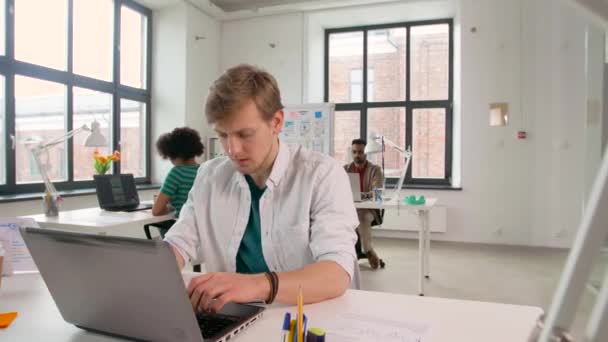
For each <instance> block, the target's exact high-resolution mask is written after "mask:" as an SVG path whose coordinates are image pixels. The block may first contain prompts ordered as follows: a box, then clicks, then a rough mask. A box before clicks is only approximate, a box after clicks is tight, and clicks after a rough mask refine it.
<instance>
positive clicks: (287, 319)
mask: <svg viewBox="0 0 608 342" xmlns="http://www.w3.org/2000/svg"><path fill="white" fill-rule="evenodd" d="M290 325H291V314H290V313H289V312H286V313H285V318H284V319H283V331H282V334H281V342H287V338H288V337H289V327H290Z"/></svg>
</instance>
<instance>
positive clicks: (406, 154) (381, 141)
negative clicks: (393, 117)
mask: <svg viewBox="0 0 608 342" xmlns="http://www.w3.org/2000/svg"><path fill="white" fill-rule="evenodd" d="M386 145H388V146H390V147H392V148H393V149H395V150H397V152H399V154H401V156H402V157H403V159H404V161H405V167H404V168H403V171H402V172H401V176H400V177H399V181H398V182H397V201H400V200H401V198H400V197H399V196H400V193H401V187H402V186H403V182H404V181H405V175H406V174H407V169H408V168H409V166H410V161H411V159H412V151H411V148H410V147H408V148H407V149H403V148H402V147H400V146H399V145H397V144H395V143H394V142H392V141H391V140H389V139H387V138H386V137H385V136H384V135H381V134H378V133H376V132H370V133H369V134H368V140H367V145H366V146H365V154H375V153H381V154H382V178H385V177H384V151H385V147H386ZM385 182H386V179H385Z"/></svg>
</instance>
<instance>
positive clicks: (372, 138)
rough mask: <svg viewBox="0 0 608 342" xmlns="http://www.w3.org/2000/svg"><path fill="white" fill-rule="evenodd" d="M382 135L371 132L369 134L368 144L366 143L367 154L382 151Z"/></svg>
mask: <svg viewBox="0 0 608 342" xmlns="http://www.w3.org/2000/svg"><path fill="white" fill-rule="evenodd" d="M381 139H382V136H381V135H378V134H376V133H373V132H371V133H370V134H369V135H368V140H367V145H365V154H374V153H381V152H382V144H380V142H378V140H381Z"/></svg>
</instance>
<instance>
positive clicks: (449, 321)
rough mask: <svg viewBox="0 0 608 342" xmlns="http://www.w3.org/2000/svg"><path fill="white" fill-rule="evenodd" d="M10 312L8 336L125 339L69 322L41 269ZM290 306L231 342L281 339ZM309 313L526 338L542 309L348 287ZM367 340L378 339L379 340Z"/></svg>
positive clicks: (18, 280)
mask: <svg viewBox="0 0 608 342" xmlns="http://www.w3.org/2000/svg"><path fill="white" fill-rule="evenodd" d="M7 311H18V312H19V316H18V317H17V318H16V319H15V321H14V322H13V324H12V325H11V326H10V327H9V328H7V329H5V330H0V339H2V340H3V341H4V340H6V341H47V342H59V341H61V342H63V341H81V342H102V341H123V340H121V339H117V338H113V337H108V336H105V335H99V334H93V333H89V332H86V331H84V330H81V329H78V328H76V327H75V326H73V325H71V324H68V323H66V322H65V321H64V320H63V319H62V317H61V315H60V314H59V311H58V309H57V307H56V306H55V302H53V299H52V297H51V295H50V294H49V292H48V290H47V288H46V286H45V284H44V282H43V281H42V278H41V277H40V275H39V274H28V275H14V276H11V277H7V278H4V279H3V282H2V288H0V312H7ZM286 311H290V312H295V307H285V306H281V305H273V306H271V307H269V309H268V310H267V311H266V312H265V313H264V316H263V317H262V319H261V320H259V321H258V322H256V323H254V324H253V325H251V326H250V327H249V328H247V329H245V331H244V332H242V333H240V334H239V335H237V336H236V337H234V338H232V339H231V341H235V342H257V341H270V342H273V341H280V337H281V331H280V328H281V325H282V323H283V314H284V313H285V312H286ZM305 312H306V315H307V316H308V317H309V326H310V327H313V326H314V327H321V328H325V329H327V330H329V329H331V328H332V324H335V322H336V320H337V319H339V318H340V317H343V316H344V314H349V313H361V314H365V315H367V316H371V317H374V318H378V319H390V320H400V321H402V320H406V321H412V322H419V323H423V324H427V325H428V326H429V331H430V333H429V335H428V336H427V338H426V339H425V340H424V342H455V341H458V342H460V341H467V342H489V341H491V342H525V341H527V338H528V337H529V335H530V332H531V331H532V328H533V327H534V325H535V323H536V319H537V318H538V316H539V315H540V314H541V313H542V310H541V309H540V308H536V307H530V306H520V305H507V304H498V303H484V302H474V301H463V300H452V299H444V298H433V297H419V296H407V295H401V294H390V293H381V292H371V291H358V290H348V291H347V292H346V294H345V295H344V296H342V297H340V298H336V299H333V300H330V301H326V302H323V303H319V304H313V305H306V306H305ZM161 314H162V313H161ZM362 341H372V342H378V339H364V340H362ZM329 342H331V341H329Z"/></svg>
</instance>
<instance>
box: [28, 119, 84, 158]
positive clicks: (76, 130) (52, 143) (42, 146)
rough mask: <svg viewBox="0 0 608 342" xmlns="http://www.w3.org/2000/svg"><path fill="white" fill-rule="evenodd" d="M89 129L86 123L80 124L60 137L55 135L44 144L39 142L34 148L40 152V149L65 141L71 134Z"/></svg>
mask: <svg viewBox="0 0 608 342" xmlns="http://www.w3.org/2000/svg"><path fill="white" fill-rule="evenodd" d="M89 130H90V129H89V127H88V126H87V125H82V126H80V127H78V128H76V129H73V130H71V131H69V132H67V133H66V134H64V135H62V136H60V137H57V138H55V139H53V140H51V141H49V142H47V143H45V144H41V145H39V146H37V147H35V148H36V149H38V150H40V152H42V151H44V150H46V149H48V148H50V147H53V146H55V145H58V144H61V143H63V142H65V141H67V140H69V139H70V138H72V137H73V136H75V135H76V134H78V133H80V132H83V131H89Z"/></svg>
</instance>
